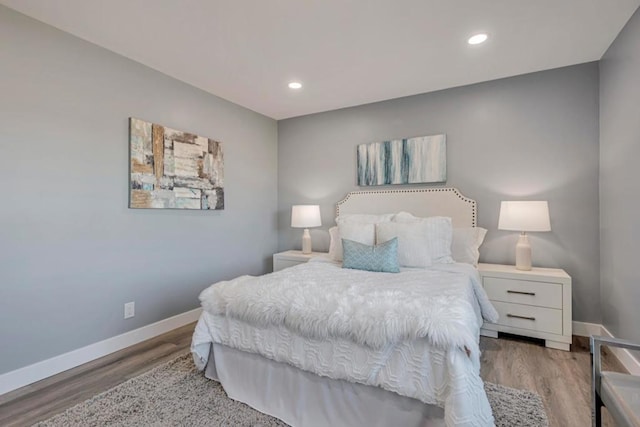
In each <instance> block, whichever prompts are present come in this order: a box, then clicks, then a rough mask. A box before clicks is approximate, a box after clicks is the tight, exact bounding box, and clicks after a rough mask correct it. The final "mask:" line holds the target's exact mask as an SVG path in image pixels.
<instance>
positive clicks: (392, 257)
mask: <svg viewBox="0 0 640 427" xmlns="http://www.w3.org/2000/svg"><path fill="white" fill-rule="evenodd" d="M342 248H343V250H344V256H343V259H344V261H343V262H342V268H353V269H356V270H365V271H378V272H385V273H399V272H400V266H399V265H398V238H397V237H394V238H393V239H391V240H388V241H386V242H384V243H381V244H379V245H375V246H369V245H365V244H363V243H359V242H354V241H353V240H349V239H342Z"/></svg>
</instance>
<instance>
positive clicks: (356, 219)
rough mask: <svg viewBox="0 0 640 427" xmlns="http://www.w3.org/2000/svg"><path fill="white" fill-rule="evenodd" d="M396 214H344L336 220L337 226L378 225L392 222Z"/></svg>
mask: <svg viewBox="0 0 640 427" xmlns="http://www.w3.org/2000/svg"><path fill="white" fill-rule="evenodd" d="M395 215H396V214H380V215H374V214H344V215H340V216H339V217H337V218H336V224H338V225H340V224H346V223H359V224H377V223H379V222H390V221H391V220H393V217H394V216H395Z"/></svg>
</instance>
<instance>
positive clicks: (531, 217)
mask: <svg viewBox="0 0 640 427" xmlns="http://www.w3.org/2000/svg"><path fill="white" fill-rule="evenodd" d="M498 229H500V230H512V231H551V222H550V221H549V204H548V203H547V202H546V201H511V202H502V203H501V205H500V219H499V220H498Z"/></svg>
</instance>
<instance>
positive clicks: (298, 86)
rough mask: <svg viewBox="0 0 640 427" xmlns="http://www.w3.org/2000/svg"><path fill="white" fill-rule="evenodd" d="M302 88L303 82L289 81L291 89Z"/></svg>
mask: <svg viewBox="0 0 640 427" xmlns="http://www.w3.org/2000/svg"><path fill="white" fill-rule="evenodd" d="M300 88H302V83H300V82H291V83H289V89H300Z"/></svg>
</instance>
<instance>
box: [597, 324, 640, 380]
mask: <svg viewBox="0 0 640 427" xmlns="http://www.w3.org/2000/svg"><path fill="white" fill-rule="evenodd" d="M601 335H603V336H605V337H609V338H615V337H614V336H613V334H612V333H611V332H609V330H608V329H607V328H605V327H604V326H603V327H602V333H601ZM609 350H611V352H612V353H613V354H615V355H616V357H617V358H618V360H619V361H620V363H622V366H624V367H625V368H626V369H627V371H629V373H630V374H633V375H640V362H638V360H637V359H636V358H635V357H633V356H632V355H631V352H630V351H629V350H627V349H624V348H617V347H609Z"/></svg>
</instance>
